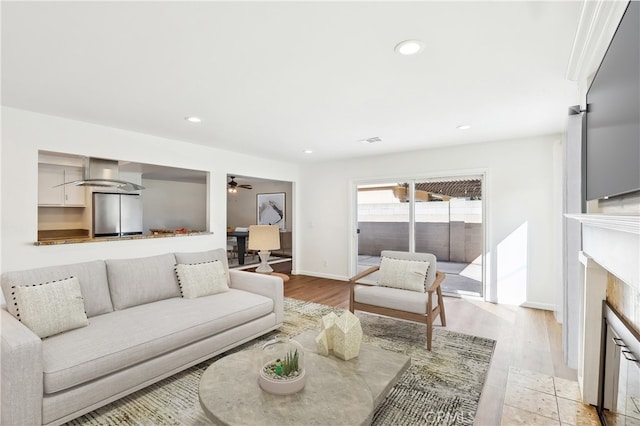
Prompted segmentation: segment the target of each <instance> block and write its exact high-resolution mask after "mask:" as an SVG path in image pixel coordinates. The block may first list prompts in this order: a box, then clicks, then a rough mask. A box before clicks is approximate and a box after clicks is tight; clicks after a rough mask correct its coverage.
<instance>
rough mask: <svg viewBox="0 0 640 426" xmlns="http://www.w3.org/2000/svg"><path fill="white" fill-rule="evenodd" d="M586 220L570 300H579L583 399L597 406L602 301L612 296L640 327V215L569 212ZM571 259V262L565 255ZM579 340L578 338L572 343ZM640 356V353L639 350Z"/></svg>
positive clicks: (620, 310)
mask: <svg viewBox="0 0 640 426" xmlns="http://www.w3.org/2000/svg"><path fill="white" fill-rule="evenodd" d="M567 217H568V218H570V219H576V220H578V221H579V222H580V223H581V224H582V232H581V234H582V251H580V252H579V253H576V254H575V256H576V257H578V261H579V263H580V264H581V273H580V275H581V279H580V286H579V287H580V288H579V289H578V291H577V293H578V294H573V295H569V296H568V299H567V303H575V304H578V305H579V308H580V309H579V318H578V319H577V321H576V322H577V323H578V324H564V325H563V327H565V329H570V328H571V327H575V326H577V328H578V333H576V334H577V338H576V343H577V346H578V362H577V364H578V365H577V367H578V368H577V369H578V382H579V384H580V391H581V393H582V400H583V402H584V403H586V404H591V405H594V406H597V405H598V395H599V391H600V387H599V385H600V352H601V351H600V346H601V341H602V333H603V330H606V329H605V328H604V327H603V323H604V321H603V311H602V309H603V308H602V304H603V301H608V303H609V305H610V306H612V307H614V308H615V309H616V311H617V312H618V313H619V314H620V316H621V317H623V318H624V319H625V321H626V322H627V323H629V324H630V325H631V326H632V327H633V328H635V330H636V331H639V330H640V306H639V303H638V302H639V301H640V266H639V259H640V216H638V215H636V214H630V215H605V214H581V215H567ZM567 261H571V260H570V259H567ZM574 344H575V343H574ZM638 356H640V353H638Z"/></svg>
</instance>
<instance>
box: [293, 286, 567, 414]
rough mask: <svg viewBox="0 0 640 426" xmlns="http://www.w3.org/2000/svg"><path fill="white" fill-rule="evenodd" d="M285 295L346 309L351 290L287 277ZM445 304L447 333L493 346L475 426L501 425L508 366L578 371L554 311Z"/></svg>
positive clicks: (458, 301)
mask: <svg viewBox="0 0 640 426" xmlns="http://www.w3.org/2000/svg"><path fill="white" fill-rule="evenodd" d="M284 293H285V297H291V298H294V299H299V300H305V301H309V302H316V303H322V304H325V305H331V306H336V307H339V308H343V309H348V307H349V286H348V283H346V282H343V281H335V280H329V279H324V278H315V277H308V276H301V275H298V276H291V279H290V280H289V281H288V282H287V283H286V284H285V291H284ZM444 305H445V308H446V317H447V327H446V328H447V330H451V331H457V332H460V333H466V334H471V335H475V336H481V337H486V338H490V339H494V340H496V341H497V344H496V348H495V352H494V354H493V358H492V361H491V367H490V369H489V374H488V377H487V381H486V383H485V386H484V390H483V392H482V396H481V399H480V404H479V407H478V411H477V413H476V422H475V423H476V425H500V424H501V420H502V410H503V404H504V400H505V392H506V388H507V378H508V373H509V368H510V367H516V368H519V369H523V370H530V371H534V372H538V373H543V374H545V375H549V376H554V377H560V378H564V379H569V380H576V371H575V370H572V369H570V368H568V367H567V366H566V365H565V364H564V362H563V355H562V342H561V334H562V332H561V326H560V325H559V324H558V323H557V322H556V321H555V318H554V315H553V313H552V312H549V311H542V310H538V309H529V308H521V307H516V306H508V305H497V304H492V303H487V302H482V301H479V300H469V299H458V298H452V297H446V298H445V301H444ZM437 323H438V322H437V321H436V324H437Z"/></svg>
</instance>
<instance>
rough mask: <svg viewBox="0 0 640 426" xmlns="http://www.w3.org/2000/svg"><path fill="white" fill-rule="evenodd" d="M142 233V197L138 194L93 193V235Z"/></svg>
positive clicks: (110, 235) (116, 235) (111, 235)
mask: <svg viewBox="0 0 640 426" xmlns="http://www.w3.org/2000/svg"><path fill="white" fill-rule="evenodd" d="M138 234H142V197H141V196H140V195H139V194H118V193H107V192H94V193H93V236H94V237H119V236H122V235H138Z"/></svg>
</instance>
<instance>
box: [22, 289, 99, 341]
mask: <svg viewBox="0 0 640 426" xmlns="http://www.w3.org/2000/svg"><path fill="white" fill-rule="evenodd" d="M11 293H12V296H13V303H14V304H15V308H16V318H17V319H19V320H20V321H21V322H22V323H23V324H24V325H26V326H27V327H29V329H31V331H33V332H34V333H35V334H37V335H38V336H39V337H41V338H44V337H49V336H53V335H54V334H58V333H62V332H64V331H68V330H73V329H75V328H80V327H85V326H87V325H88V324H89V320H88V319H87V314H86V313H85V310H84V299H83V298H82V293H81V292H80V281H79V280H78V278H77V277H69V278H66V279H63V280H59V281H51V282H47V283H42V284H32V285H25V286H19V285H16V286H13V287H12V288H11Z"/></svg>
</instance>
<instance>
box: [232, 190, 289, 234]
mask: <svg viewBox="0 0 640 426" xmlns="http://www.w3.org/2000/svg"><path fill="white" fill-rule="evenodd" d="M251 186H252V187H253V189H238V192H236V193H231V194H228V196H227V226H229V227H230V228H237V227H248V226H249V225H255V224H256V223H257V221H258V212H257V209H258V207H257V205H256V203H257V194H270V193H274V192H284V193H285V204H286V206H285V212H284V219H285V227H286V230H287V231H291V230H292V229H293V201H294V200H293V185H292V183H291V182H273V181H272V182H261V181H252V183H251Z"/></svg>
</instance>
